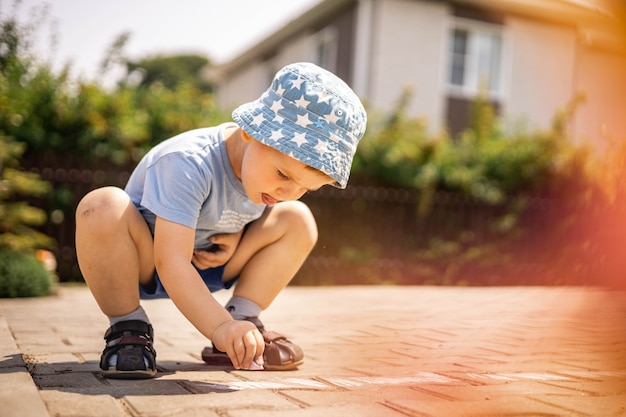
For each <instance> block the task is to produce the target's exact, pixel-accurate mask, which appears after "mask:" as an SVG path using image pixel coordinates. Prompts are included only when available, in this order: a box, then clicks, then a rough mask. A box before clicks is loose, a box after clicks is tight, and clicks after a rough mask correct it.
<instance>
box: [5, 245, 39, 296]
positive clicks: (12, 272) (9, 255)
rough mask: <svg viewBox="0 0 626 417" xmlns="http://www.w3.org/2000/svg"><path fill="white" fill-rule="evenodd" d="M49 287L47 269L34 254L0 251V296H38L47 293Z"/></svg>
mask: <svg viewBox="0 0 626 417" xmlns="http://www.w3.org/2000/svg"><path fill="white" fill-rule="evenodd" d="M50 287H51V279H50V275H49V273H48V271H46V269H45V268H44V267H43V265H41V263H40V262H39V261H38V260H37V259H36V258H35V257H34V256H31V255H26V254H24V253H21V252H15V251H11V250H2V251H0V297H2V298H14V297H40V296H44V295H48V293H49V292H50Z"/></svg>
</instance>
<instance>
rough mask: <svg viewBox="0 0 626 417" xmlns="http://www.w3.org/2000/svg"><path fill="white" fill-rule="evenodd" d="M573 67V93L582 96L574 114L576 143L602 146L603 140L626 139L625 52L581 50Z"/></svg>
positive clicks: (595, 49)
mask: <svg viewBox="0 0 626 417" xmlns="http://www.w3.org/2000/svg"><path fill="white" fill-rule="evenodd" d="M577 57H578V61H577V65H576V71H577V72H576V84H575V88H576V90H577V91H580V92H581V93H583V94H584V95H585V97H586V101H585V103H583V104H582V105H581V107H580V108H579V109H578V112H577V113H576V118H575V123H574V126H573V127H574V133H575V134H576V135H577V139H578V140H589V141H591V142H594V143H597V144H598V145H600V147H602V146H603V141H604V138H605V137H609V138H613V139H619V140H625V139H626V105H625V103H626V53H624V52H622V53H621V54H617V53H615V52H613V51H607V50H603V49H597V48H591V47H581V48H580V50H579V52H578V56H577Z"/></svg>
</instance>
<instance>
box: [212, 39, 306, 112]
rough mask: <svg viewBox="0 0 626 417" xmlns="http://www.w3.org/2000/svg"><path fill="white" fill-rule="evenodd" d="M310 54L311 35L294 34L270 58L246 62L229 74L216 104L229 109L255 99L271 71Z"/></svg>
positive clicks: (266, 85) (266, 83) (220, 88)
mask: <svg viewBox="0 0 626 417" xmlns="http://www.w3.org/2000/svg"><path fill="white" fill-rule="evenodd" d="M314 58H315V42H314V37H313V36H311V35H308V34H307V35H302V36H300V37H298V38H294V39H292V40H291V42H290V43H288V44H285V45H284V46H283V48H282V49H281V50H280V51H279V52H278V53H277V54H276V55H275V56H274V57H272V59H271V60H269V61H267V62H263V63H261V62H254V63H250V64H248V65H246V66H245V69H243V70H241V71H239V72H238V73H237V74H236V75H234V76H233V75H230V76H229V77H228V79H227V81H226V82H225V83H222V84H221V85H220V87H219V90H218V94H217V97H218V104H219V105H220V106H222V107H223V108H225V109H229V110H230V109H234V108H235V107H237V106H238V105H240V104H243V103H246V102H248V101H252V100H255V99H257V98H258V97H259V96H260V95H261V94H262V93H263V92H264V91H265V90H267V88H268V87H269V85H270V82H271V80H272V78H273V76H274V74H275V73H276V71H278V70H279V69H281V68H282V67H283V66H285V65H287V64H291V63H293V62H302V61H313V60H314Z"/></svg>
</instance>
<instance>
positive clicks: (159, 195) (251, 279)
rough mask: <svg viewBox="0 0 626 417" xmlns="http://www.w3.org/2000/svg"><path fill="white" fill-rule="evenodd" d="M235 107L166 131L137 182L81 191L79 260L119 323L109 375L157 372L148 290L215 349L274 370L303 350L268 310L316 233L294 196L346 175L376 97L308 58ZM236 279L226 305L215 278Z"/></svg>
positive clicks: (106, 368)
mask: <svg viewBox="0 0 626 417" xmlns="http://www.w3.org/2000/svg"><path fill="white" fill-rule="evenodd" d="M233 119H234V120H235V122H236V123H225V124H222V125H219V126H216V127H210V128H203V129H197V130H192V131H189V132H186V133H183V134H181V135H178V136H176V137H174V138H171V139H169V140H166V141H164V142H162V143H160V144H159V145H157V146H156V147H154V148H153V149H152V150H151V151H150V152H148V154H147V155H146V156H145V157H144V158H143V159H142V160H141V161H140V163H139V164H138V166H137V168H136V169H135V171H134V172H133V174H132V175H131V177H130V179H129V181H128V184H127V186H126V189H125V190H121V189H118V188H114V187H104V188H100V189H97V190H94V191H92V192H90V193H89V194H87V195H86V196H85V197H84V198H83V199H82V201H81V202H80V203H79V205H78V208H77V210H76V252H77V255H78V262H79V265H80V268H81V271H82V274H83V276H84V278H85V281H86V282H87V284H88V286H89V288H90V290H91V292H92V293H93V296H94V297H95V299H96V301H97V303H98V305H99V307H100V309H101V310H102V312H103V313H104V314H106V315H107V316H108V317H109V320H110V325H111V327H110V328H109V329H108V330H107V331H106V333H105V340H106V347H105V349H104V352H103V353H102V358H101V361H100V367H101V368H102V372H103V375H104V376H105V377H108V378H149V377H153V376H154V375H156V359H155V358H156V352H155V350H154V347H153V330H152V326H151V325H150V321H149V320H148V317H147V316H146V313H145V312H144V310H143V309H142V307H141V306H140V305H139V300H140V298H142V299H149V298H161V297H170V298H171V299H172V301H173V302H174V303H175V304H176V306H177V308H178V309H179V310H180V311H181V312H182V313H183V314H184V315H185V317H186V318H187V319H188V320H189V321H190V322H191V323H192V324H193V325H194V326H195V327H196V328H197V329H198V330H199V331H200V333H202V334H203V335H204V336H206V337H207V338H208V339H210V340H211V341H212V344H213V352H210V351H207V349H205V351H203V358H204V359H205V360H207V361H209V360H210V359H211V357H212V355H213V354H220V353H225V354H226V355H228V358H229V359H230V361H231V362H232V364H233V366H234V367H235V368H236V369H259V368H261V369H262V368H263V367H264V369H267V370H288V369H295V368H296V367H297V366H298V365H300V364H301V363H302V362H303V353H302V350H301V349H300V348H299V347H298V346H296V345H295V344H293V343H292V342H290V341H289V340H287V339H286V338H285V337H283V336H281V335H280V334H278V333H276V332H269V331H265V329H264V327H263V325H262V324H261V322H260V321H259V319H258V316H259V314H260V313H261V311H262V310H264V309H265V308H267V307H268V306H269V305H270V304H271V302H272V301H273V300H274V298H275V297H276V296H277V295H278V293H279V292H280V291H281V290H282V289H283V288H284V287H285V286H286V285H287V284H288V283H289V281H290V280H291V279H292V278H293V276H294V275H295V274H296V272H297V271H298V269H299V268H300V266H301V265H302V263H303V262H304V260H305V259H306V257H307V256H308V254H309V252H310V251H311V249H312V248H313V246H314V244H315V242H316V240H317V226H316V224H315V220H314V218H313V216H312V215H311V212H310V211H309V209H308V208H307V207H306V206H305V205H304V204H303V203H301V202H299V201H296V200H298V199H299V198H300V197H301V196H302V195H303V194H304V193H306V192H307V191H314V190H317V189H318V188H320V187H322V186H324V185H327V184H331V185H334V186H336V187H339V188H345V187H346V183H347V181H348V176H349V173H350V166H351V164H352V158H353V156H354V153H355V151H356V147H357V144H358V142H359V140H360V139H361V137H362V136H363V133H364V132H365V125H366V114H365V110H364V109H363V106H362V104H361V103H360V101H359V99H358V98H357V96H356V95H355V94H354V92H353V91H352V90H351V89H350V88H349V87H348V86H347V85H346V84H345V83H344V82H343V81H341V80H340V79H339V78H337V77H336V76H335V75H333V74H331V73H330V72H328V71H326V70H324V69H322V68H320V67H318V66H315V65H313V64H309V63H296V64H292V65H288V66H286V67H284V68H283V69H281V70H280V71H279V72H278V73H277V74H276V76H275V77H274V79H273V81H272V84H271V86H270V88H269V89H268V90H267V91H266V92H265V93H264V94H263V95H261V97H260V98H259V99H257V100H255V101H253V102H250V103H247V104H244V105H242V106H240V107H238V108H237V109H235V111H234V112H233ZM235 283H236V286H235V289H234V292H233V297H232V298H231V300H230V301H229V302H228V303H227V304H226V306H225V307H226V308H224V307H222V306H221V305H219V304H218V303H217V302H216V300H215V299H214V298H213V296H212V295H211V292H212V291H217V290H220V289H225V288H230V287H231V286H233V285H234V284H235ZM222 357H224V356H222Z"/></svg>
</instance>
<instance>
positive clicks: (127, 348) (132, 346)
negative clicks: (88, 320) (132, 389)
mask: <svg viewBox="0 0 626 417" xmlns="http://www.w3.org/2000/svg"><path fill="white" fill-rule="evenodd" d="M104 339H105V340H106V342H107V345H106V347H105V348H104V351H103V352H102V356H101V357H100V368H101V369H102V370H105V371H106V370H108V369H109V358H110V357H111V356H112V355H114V354H117V355H118V370H122V371H135V370H137V371H142V370H145V371H148V370H151V371H156V350H155V349H154V347H153V346H152V341H153V339H154V333H153V330H152V326H151V325H150V324H148V323H146V322H144V321H141V320H128V321H121V322H118V323H115V324H113V325H112V326H111V327H109V328H108V329H107V331H106V333H105V334H104ZM127 357H131V359H133V360H134V362H136V363H135V364H134V365H133V366H129V365H126V364H125V365H124V366H122V367H120V366H119V363H120V362H119V361H123V362H126V361H125V360H124V359H125V358H127ZM137 358H142V359H141V361H138V360H137ZM143 358H145V359H146V360H147V361H148V364H147V366H146V364H144V362H143ZM131 362H132V361H131ZM125 368H128V369H125ZM131 368H132V369H131Z"/></svg>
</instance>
